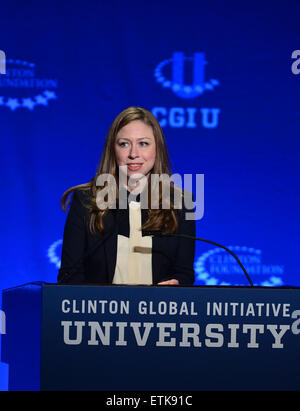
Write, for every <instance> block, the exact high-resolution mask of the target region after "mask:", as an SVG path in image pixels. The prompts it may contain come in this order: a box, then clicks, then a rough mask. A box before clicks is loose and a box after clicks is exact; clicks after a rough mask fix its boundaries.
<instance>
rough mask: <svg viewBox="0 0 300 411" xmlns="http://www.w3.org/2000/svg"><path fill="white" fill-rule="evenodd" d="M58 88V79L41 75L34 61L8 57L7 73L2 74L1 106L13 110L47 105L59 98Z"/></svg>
mask: <svg viewBox="0 0 300 411" xmlns="http://www.w3.org/2000/svg"><path fill="white" fill-rule="evenodd" d="M0 59H1V56H0ZM2 66H3V63H2ZM2 68H3V67H2ZM56 89H57V80H56V79H51V78H49V77H46V78H45V77H42V76H40V73H38V70H36V65H35V64H34V63H29V62H27V61H22V60H13V59H6V61H5V73H3V75H1V76H0V107H5V108H8V109H10V110H11V111H15V110H17V109H26V110H30V111H32V110H33V109H34V108H36V107H37V106H44V107H45V106H48V104H49V102H50V101H51V100H55V99H56V98H57V95H56Z"/></svg>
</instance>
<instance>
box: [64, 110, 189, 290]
mask: <svg viewBox="0 0 300 411" xmlns="http://www.w3.org/2000/svg"><path fill="white" fill-rule="evenodd" d="M170 177H171V168H170V162H169V155H168V150H167V146H166V141H165V137H164V134H163V131H162V129H161V127H160V125H159V123H158V121H157V119H156V118H155V117H154V115H153V114H152V113H151V112H150V111H148V110H146V109H144V108H141V107H129V108H127V109H125V110H124V111H122V112H121V113H120V114H119V115H118V116H117V117H116V118H115V120H114V121H113V123H112V125H111V127H110V129H109V131H108V133H107V137H106V141H105V146H104V150H103V153H102V157H101V160H100V164H99V167H98V170H97V172H96V175H95V176H94V177H93V178H92V179H91V181H89V182H88V183H86V184H80V185H77V186H75V187H71V188H69V189H68V190H67V191H66V192H65V193H64V194H63V196H62V199H61V205H62V208H63V210H65V211H66V209H67V206H68V203H69V201H71V205H70V208H69V211H68V216H67V219H66V223H65V229H64V237H63V247H62V256H61V268H60V270H59V274H58V282H59V283H62V284H126V285H139V284H140V285H192V284H193V283H194V270H193V264H194V251H195V243H194V240H193V239H190V238H186V237H185V238H184V237H180V234H183V235H187V236H192V237H193V236H195V220H194V218H193V217H191V216H193V210H191V209H190V208H191V207H189V208H187V207H186V204H187V202H188V203H189V204H192V200H191V194H190V193H187V192H185V191H183V190H181V189H179V188H177V187H175V185H174V184H173V182H172V179H171V178H170ZM187 196H189V197H187ZM187 198H188V200H189V201H185V200H186V199H187ZM187 216H189V218H187Z"/></svg>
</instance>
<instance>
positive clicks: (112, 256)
mask: <svg viewBox="0 0 300 411" xmlns="http://www.w3.org/2000/svg"><path fill="white" fill-rule="evenodd" d="M105 227H106V229H107V230H108V231H110V230H112V234H111V235H110V236H109V237H108V239H107V240H106V241H105V242H104V244H103V245H104V253H105V259H106V267H107V275H108V281H109V283H112V280H113V278H114V274H115V268H116V261H117V241H118V225H117V221H116V213H115V212H113V211H112V210H110V211H109V212H108V213H107V215H106V216H105Z"/></svg>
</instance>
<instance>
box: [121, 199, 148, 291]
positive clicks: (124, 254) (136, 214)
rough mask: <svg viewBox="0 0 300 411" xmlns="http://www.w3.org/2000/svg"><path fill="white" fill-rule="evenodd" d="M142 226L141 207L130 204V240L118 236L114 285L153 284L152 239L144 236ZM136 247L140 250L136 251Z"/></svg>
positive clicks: (136, 203)
mask: <svg viewBox="0 0 300 411" xmlns="http://www.w3.org/2000/svg"><path fill="white" fill-rule="evenodd" d="M141 226H142V213H141V205H140V203H138V202H135V201H131V202H130V203H129V227H130V232H129V238H128V237H125V236H123V235H118V248H117V261H116V268H115V274H114V278H113V284H131V285H134V284H137V285H141V284H144V285H150V284H153V280H152V237H151V236H142V231H141ZM135 247H140V248H138V249H137V250H136V251H135ZM141 247H142V248H141Z"/></svg>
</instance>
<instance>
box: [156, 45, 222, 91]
mask: <svg viewBox="0 0 300 411" xmlns="http://www.w3.org/2000/svg"><path fill="white" fill-rule="evenodd" d="M186 62H192V63H193V81H192V84H185V82H184V66H185V63H186ZM169 63H172V81H170V80H168V79H166V78H165V77H164V75H163V73H162V69H163V67H164V66H166V65H167V64H169ZM205 64H207V62H206V61H205V54H204V53H194V57H185V56H184V54H183V53H182V52H174V53H173V58H171V59H167V60H164V61H162V62H161V63H159V64H158V66H157V67H156V69H155V72H154V76H155V77H156V81H157V82H158V83H161V84H162V86H163V87H169V88H171V90H172V91H173V92H174V93H175V94H176V95H177V96H178V97H181V98H195V97H198V96H199V95H200V94H203V93H204V92H205V91H206V90H213V89H214V87H215V86H218V85H219V81H218V80H216V79H211V80H209V81H208V82H205Z"/></svg>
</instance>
